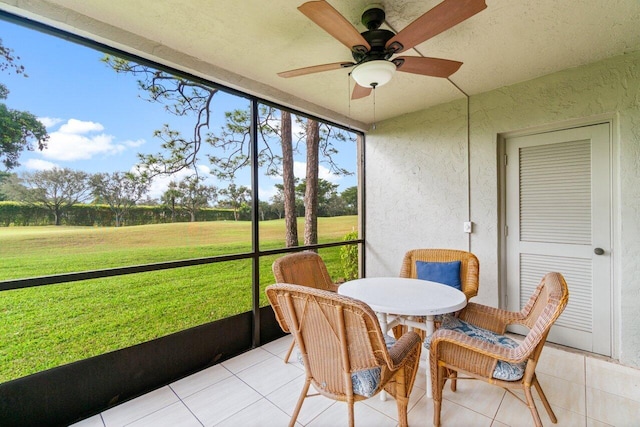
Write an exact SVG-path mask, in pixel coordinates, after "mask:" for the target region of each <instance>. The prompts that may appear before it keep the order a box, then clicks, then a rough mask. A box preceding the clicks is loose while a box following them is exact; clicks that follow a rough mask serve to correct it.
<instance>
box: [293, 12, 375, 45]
mask: <svg viewBox="0 0 640 427" xmlns="http://www.w3.org/2000/svg"><path fill="white" fill-rule="evenodd" d="M298 10H300V12H302V13H304V14H305V15H306V16H307V17H308V18H309V19H311V20H312V21H313V22H315V23H316V24H317V25H318V26H320V27H321V28H322V29H323V30H325V31H326V32H327V33H329V34H330V35H332V36H333V37H334V38H336V39H337V40H338V41H339V42H340V43H342V44H343V45H345V46H346V47H348V48H349V49H352V50H353V49H354V47H356V46H364V49H366V50H365V52H368V51H369V50H371V46H370V45H369V43H368V42H367V41H366V40H365V39H364V37H362V35H361V34H360V33H359V32H358V30H356V28H355V27H354V26H353V25H351V23H350V22H349V21H347V20H346V18H345V17H344V16H342V15H341V14H340V12H338V11H337V10H335V9H334V8H333V6H331V5H330V4H329V3H327V2H326V1H323V0H321V1H309V2H306V3H304V4H302V5H301V6H300V7H298ZM357 50H362V48H360V49H357Z"/></svg>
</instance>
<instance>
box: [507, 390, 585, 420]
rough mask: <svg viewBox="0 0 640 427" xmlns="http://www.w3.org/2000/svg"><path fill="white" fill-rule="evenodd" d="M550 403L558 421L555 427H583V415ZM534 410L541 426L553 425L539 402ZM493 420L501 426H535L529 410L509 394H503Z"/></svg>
mask: <svg viewBox="0 0 640 427" xmlns="http://www.w3.org/2000/svg"><path fill="white" fill-rule="evenodd" d="M550 403H551V408H552V409H553V412H554V414H555V415H556V418H557V419H558V424H557V425H559V426H563V427H564V426H567V427H584V426H585V424H586V416H585V415H582V414H578V413H576V412H571V411H569V410H566V409H563V408H560V407H559V406H555V405H554V404H553V402H550ZM536 408H537V409H538V414H539V415H540V419H541V420H542V425H545V426H550V425H553V424H552V422H551V419H550V418H549V415H548V414H547V411H546V409H545V408H544V406H543V405H542V403H541V402H538V401H536ZM495 419H496V420H497V421H499V422H501V423H503V424H506V425H509V426H513V427H528V426H534V425H535V424H534V422H533V417H532V415H531V412H530V411H529V408H528V407H527V406H526V405H525V404H524V403H521V402H519V401H518V400H517V399H516V398H515V397H514V396H512V395H510V394H509V393H506V394H505V396H504V399H503V400H502V403H501V404H500V409H498V413H497V414H496V417H495Z"/></svg>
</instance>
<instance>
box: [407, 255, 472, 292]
mask: <svg viewBox="0 0 640 427" xmlns="http://www.w3.org/2000/svg"><path fill="white" fill-rule="evenodd" d="M416 276H417V277H418V279H422V280H429V281H431V282H438V283H442V284H444V285H448V286H451V287H453V288H456V289H457V290H459V291H461V290H462V282H461V281H460V261H451V262H426V261H416Z"/></svg>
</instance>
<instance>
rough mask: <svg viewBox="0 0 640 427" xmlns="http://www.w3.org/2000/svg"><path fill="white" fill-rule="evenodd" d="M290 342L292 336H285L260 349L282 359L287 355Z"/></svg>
mask: <svg viewBox="0 0 640 427" xmlns="http://www.w3.org/2000/svg"><path fill="white" fill-rule="evenodd" d="M291 342H293V336H292V335H287V336H284V337H282V338H279V339H277V340H275V341H271V342H270V343H267V344H265V345H263V346H262V347H260V348H261V349H263V350H266V351H268V352H269V353H271V354H273V355H275V356H278V357H280V358H281V359H282V358H283V357H284V355H285V354H287V351H288V350H289V346H290V345H291Z"/></svg>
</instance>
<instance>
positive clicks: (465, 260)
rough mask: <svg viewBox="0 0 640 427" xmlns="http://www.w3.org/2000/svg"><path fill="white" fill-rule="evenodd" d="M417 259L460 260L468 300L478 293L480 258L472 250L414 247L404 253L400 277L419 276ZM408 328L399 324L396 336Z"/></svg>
mask: <svg viewBox="0 0 640 427" xmlns="http://www.w3.org/2000/svg"><path fill="white" fill-rule="evenodd" d="M416 261H425V262H452V261H460V283H461V285H462V292H463V293H464V294H465V295H466V296H467V301H468V300H469V299H470V298H471V297H474V296H476V295H478V282H479V278H478V276H479V275H480V263H479V262H478V258H477V257H476V256H475V255H474V254H472V253H471V252H466V251H460V250H456V249H412V250H410V251H408V252H407V253H406V254H405V255H404V259H403V260H402V268H401V269H400V277H408V278H412V279H416V278H417V277H418V274H417V271H416ZM414 320H416V321H418V322H425V319H424V318H422V319H420V318H418V319H414ZM407 330H408V328H407V327H406V326H404V325H398V326H395V327H394V328H393V334H394V335H395V336H396V337H399V336H401V335H402V334H403V333H405V332H406V331H407ZM418 333H419V334H420V336H421V337H422V338H424V337H425V335H426V334H425V332H424V331H419V332H418Z"/></svg>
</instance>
